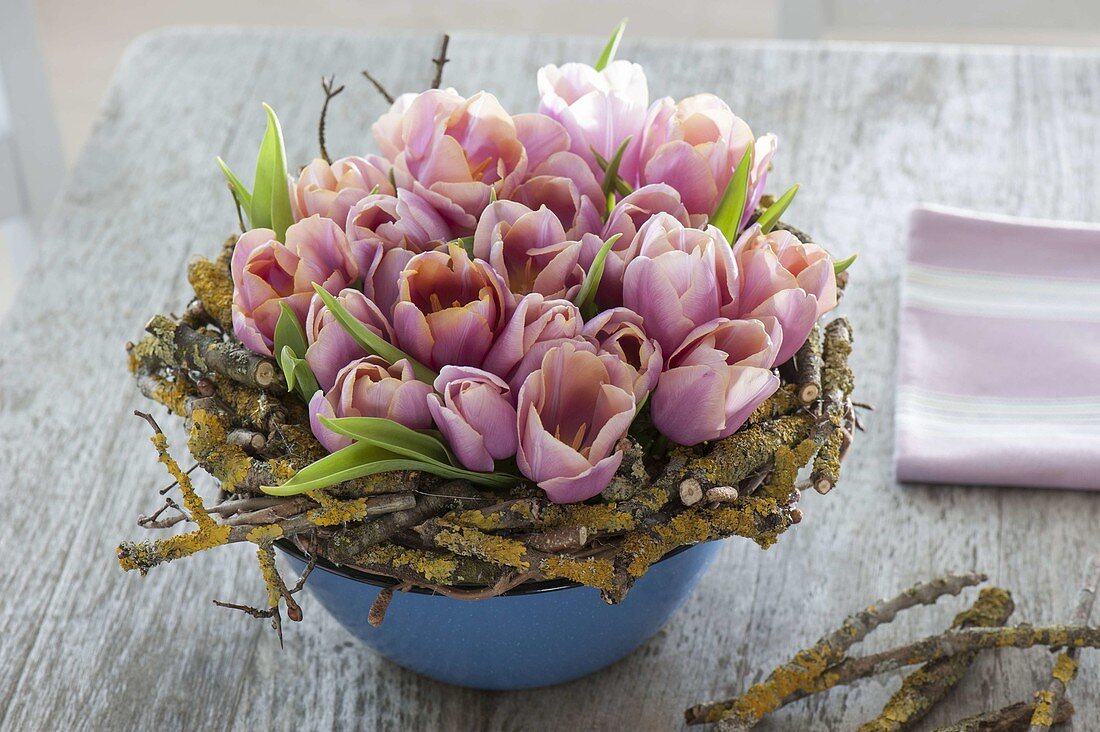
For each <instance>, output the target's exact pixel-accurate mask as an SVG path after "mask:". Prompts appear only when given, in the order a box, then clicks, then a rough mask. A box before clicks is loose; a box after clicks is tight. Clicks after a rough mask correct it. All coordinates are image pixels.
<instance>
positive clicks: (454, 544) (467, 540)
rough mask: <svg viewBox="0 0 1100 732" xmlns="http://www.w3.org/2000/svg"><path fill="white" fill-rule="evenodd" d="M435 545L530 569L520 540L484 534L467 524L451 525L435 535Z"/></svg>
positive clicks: (494, 561)
mask: <svg viewBox="0 0 1100 732" xmlns="http://www.w3.org/2000/svg"><path fill="white" fill-rule="evenodd" d="M434 540H435V543H436V545H438V546H440V547H442V548H444V549H448V550H450V551H452V552H454V553H455V554H463V555H466V556H471V557H477V558H478V559H484V560H485V561H487V562H493V563H494V564H502V565H504V566H506V567H515V568H517V569H530V567H531V563H530V562H529V561H527V559H526V554H527V546H526V545H525V544H524V543H523V542H522V541H516V540H515V539H508V538H505V537H503V536H494V535H492V534H486V533H484V532H482V531H478V530H477V529H472V528H470V527H467V526H453V527H448V528H445V529H443V530H442V531H440V532H439V533H438V534H436V535H435V539H434Z"/></svg>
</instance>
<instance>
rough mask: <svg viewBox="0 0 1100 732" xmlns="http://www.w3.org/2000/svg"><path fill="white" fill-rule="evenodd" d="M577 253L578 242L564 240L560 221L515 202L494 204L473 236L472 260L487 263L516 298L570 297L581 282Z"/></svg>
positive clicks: (582, 278)
mask: <svg viewBox="0 0 1100 732" xmlns="http://www.w3.org/2000/svg"><path fill="white" fill-rule="evenodd" d="M580 253H581V243H580V242H577V241H566V237H565V229H563V228H562V225H561V222H560V221H559V220H558V218H557V217H556V216H555V215H554V214H553V213H552V212H551V211H550V209H548V208H546V207H545V206H544V207H542V208H540V209H539V210H538V211H532V210H531V209H529V208H527V207H526V206H524V205H523V204H522V203H518V202H517V201H497V202H495V203H493V204H490V205H489V207H488V208H486V209H485V212H484V213H483V214H482V215H481V221H479V222H478V225H477V230H476V231H475V232H474V256H475V257H477V258H478V259H482V260H485V261H487V262H488V263H489V264H491V265H492V266H493V269H495V270H496V271H497V272H498V273H499V274H501V275H502V276H504V277H505V278H506V279H507V281H508V288H509V289H510V290H511V291H512V292H513V293H515V294H517V295H524V294H526V293H529V292H537V293H539V294H541V295H545V296H546V297H551V298H562V297H572V296H573V295H575V294H576V293H577V291H578V290H580V286H581V282H583V281H584V270H583V269H581V266H580V264H579V263H578V260H579V258H580Z"/></svg>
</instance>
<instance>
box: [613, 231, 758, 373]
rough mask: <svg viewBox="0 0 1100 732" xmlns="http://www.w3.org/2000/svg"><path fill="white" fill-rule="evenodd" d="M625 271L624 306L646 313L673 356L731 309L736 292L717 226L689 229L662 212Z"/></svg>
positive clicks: (650, 330) (651, 330)
mask: <svg viewBox="0 0 1100 732" xmlns="http://www.w3.org/2000/svg"><path fill="white" fill-rule="evenodd" d="M636 240H637V241H638V254H637V256H636V257H635V258H634V259H633V260H632V261H631V262H630V264H628V265H627V267H626V272H625V274H624V275H623V305H625V306H626V307H627V308H628V309H630V310H633V311H634V312H636V313H637V314H638V315H640V316H642V322H643V325H644V327H645V331H646V333H647V334H648V335H649V337H650V338H653V339H654V340H656V341H657V342H658V343H660V344H661V350H662V352H663V353H664V354H665V358H668V357H669V356H670V355H671V354H672V353H673V352H675V351H676V349H677V348H679V347H680V344H681V343H683V340H684V338H685V337H686V336H687V335H688V333H690V332H691V331H692V330H694V329H695V328H697V327H698V326H700V325H702V324H704V323H707V322H710V321H711V320H714V319H715V318H717V317H719V316H721V315H723V314H724V312H728V311H729V310H730V309H732V307H733V301H734V299H735V298H736V296H737V290H736V288H737V280H736V266H735V265H734V263H733V259H732V257H731V255H730V248H729V245H728V244H727V243H726V241H725V239H724V238H723V237H722V234H721V232H719V231H718V230H717V229H715V228H714V227H708V229H707V230H706V231H701V230H699V229H690V228H686V227H684V226H682V225H681V224H680V223H679V222H677V221H676V220H675V219H673V218H672V217H671V216H669V215H667V214H658V215H657V216H655V217H653V219H651V220H650V221H649V222H647V223H646V224H645V225H644V226H643V227H642V229H641V230H640V231H639V232H638V236H637V237H636Z"/></svg>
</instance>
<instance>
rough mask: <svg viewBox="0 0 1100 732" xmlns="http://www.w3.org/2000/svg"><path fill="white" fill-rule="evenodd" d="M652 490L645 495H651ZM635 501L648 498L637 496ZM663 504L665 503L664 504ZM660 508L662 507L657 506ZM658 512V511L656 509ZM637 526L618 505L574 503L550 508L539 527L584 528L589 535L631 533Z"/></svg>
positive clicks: (544, 513)
mask: <svg viewBox="0 0 1100 732" xmlns="http://www.w3.org/2000/svg"><path fill="white" fill-rule="evenodd" d="M650 492H651V489H650V490H647V491H643V493H646V494H648V493H650ZM634 498H635V500H637V499H639V498H641V499H642V500H643V501H645V500H646V496H641V495H640V494H639V496H635V497H634ZM662 503H663V502H662ZM657 508H660V505H658V506H657ZM654 510H656V509H654ZM636 524H637V520H636V519H635V518H634V517H633V516H632V515H630V514H629V513H627V512H625V511H620V510H618V504H615V503H598V504H594V505H589V504H587V503H572V504H568V505H558V504H555V505H553V506H548V507H547V508H546V510H545V511H544V512H543V515H542V520H541V521H540V524H539V527H540V528H543V529H552V528H556V527H558V526H583V527H585V528H586V529H588V531H589V533H598V532H607V533H618V532H621V531H630V530H631V529H633V528H634V527H635V525H636Z"/></svg>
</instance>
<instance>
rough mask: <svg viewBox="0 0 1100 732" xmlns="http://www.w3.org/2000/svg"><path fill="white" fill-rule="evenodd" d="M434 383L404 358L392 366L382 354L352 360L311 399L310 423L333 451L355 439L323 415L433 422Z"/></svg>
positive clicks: (419, 425)
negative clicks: (331, 425) (336, 429)
mask: <svg viewBox="0 0 1100 732" xmlns="http://www.w3.org/2000/svg"><path fill="white" fill-rule="evenodd" d="M431 393H432V387H431V386H429V385H428V384H425V383H424V382H422V381H417V380H416V376H415V375H414V374H413V369H412V366H411V365H410V364H409V362H408V361H406V360H405V359H401V360H400V361H398V362H397V363H395V364H393V365H392V366H391V365H389V364H387V363H386V362H385V361H384V360H382V359H381V358H379V357H378V356H367V357H366V358H361V359H359V360H357V361H352V362H351V363H349V364H348V365H347V366H345V367H344V368H342V369H340V371H339V373H338V374H337V375H336V382H335V384H333V387H332V388H331V389H329V390H328V391H327V392H323V391H320V390H319V391H318V392H317V393H316V394H314V395H313V398H312V399H310V401H309V425H310V428H312V430H313V435H314V436H315V437H316V438H317V439H318V440H319V441H320V442H321V444H322V445H324V446H325V449H326V450H328V451H329V452H336V451H337V450H340V449H342V448H345V447H347V446H348V445H350V444H351V443H352V439H351V438H350V437H344V436H343V435H338V434H336V433H335V432H333V431H332V430H330V429H328V428H327V427H325V426H324V425H323V424H321V419H320V418H321V417H327V418H328V419H335V418H337V417H381V418H383V419H392V420H393V421H394V422H398V423H400V424H403V425H405V426H406V427H408V428H410V429H414V430H421V429H427V428H429V427H431V426H432V415H431V412H430V411H429V410H428V395H429V394H431Z"/></svg>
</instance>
